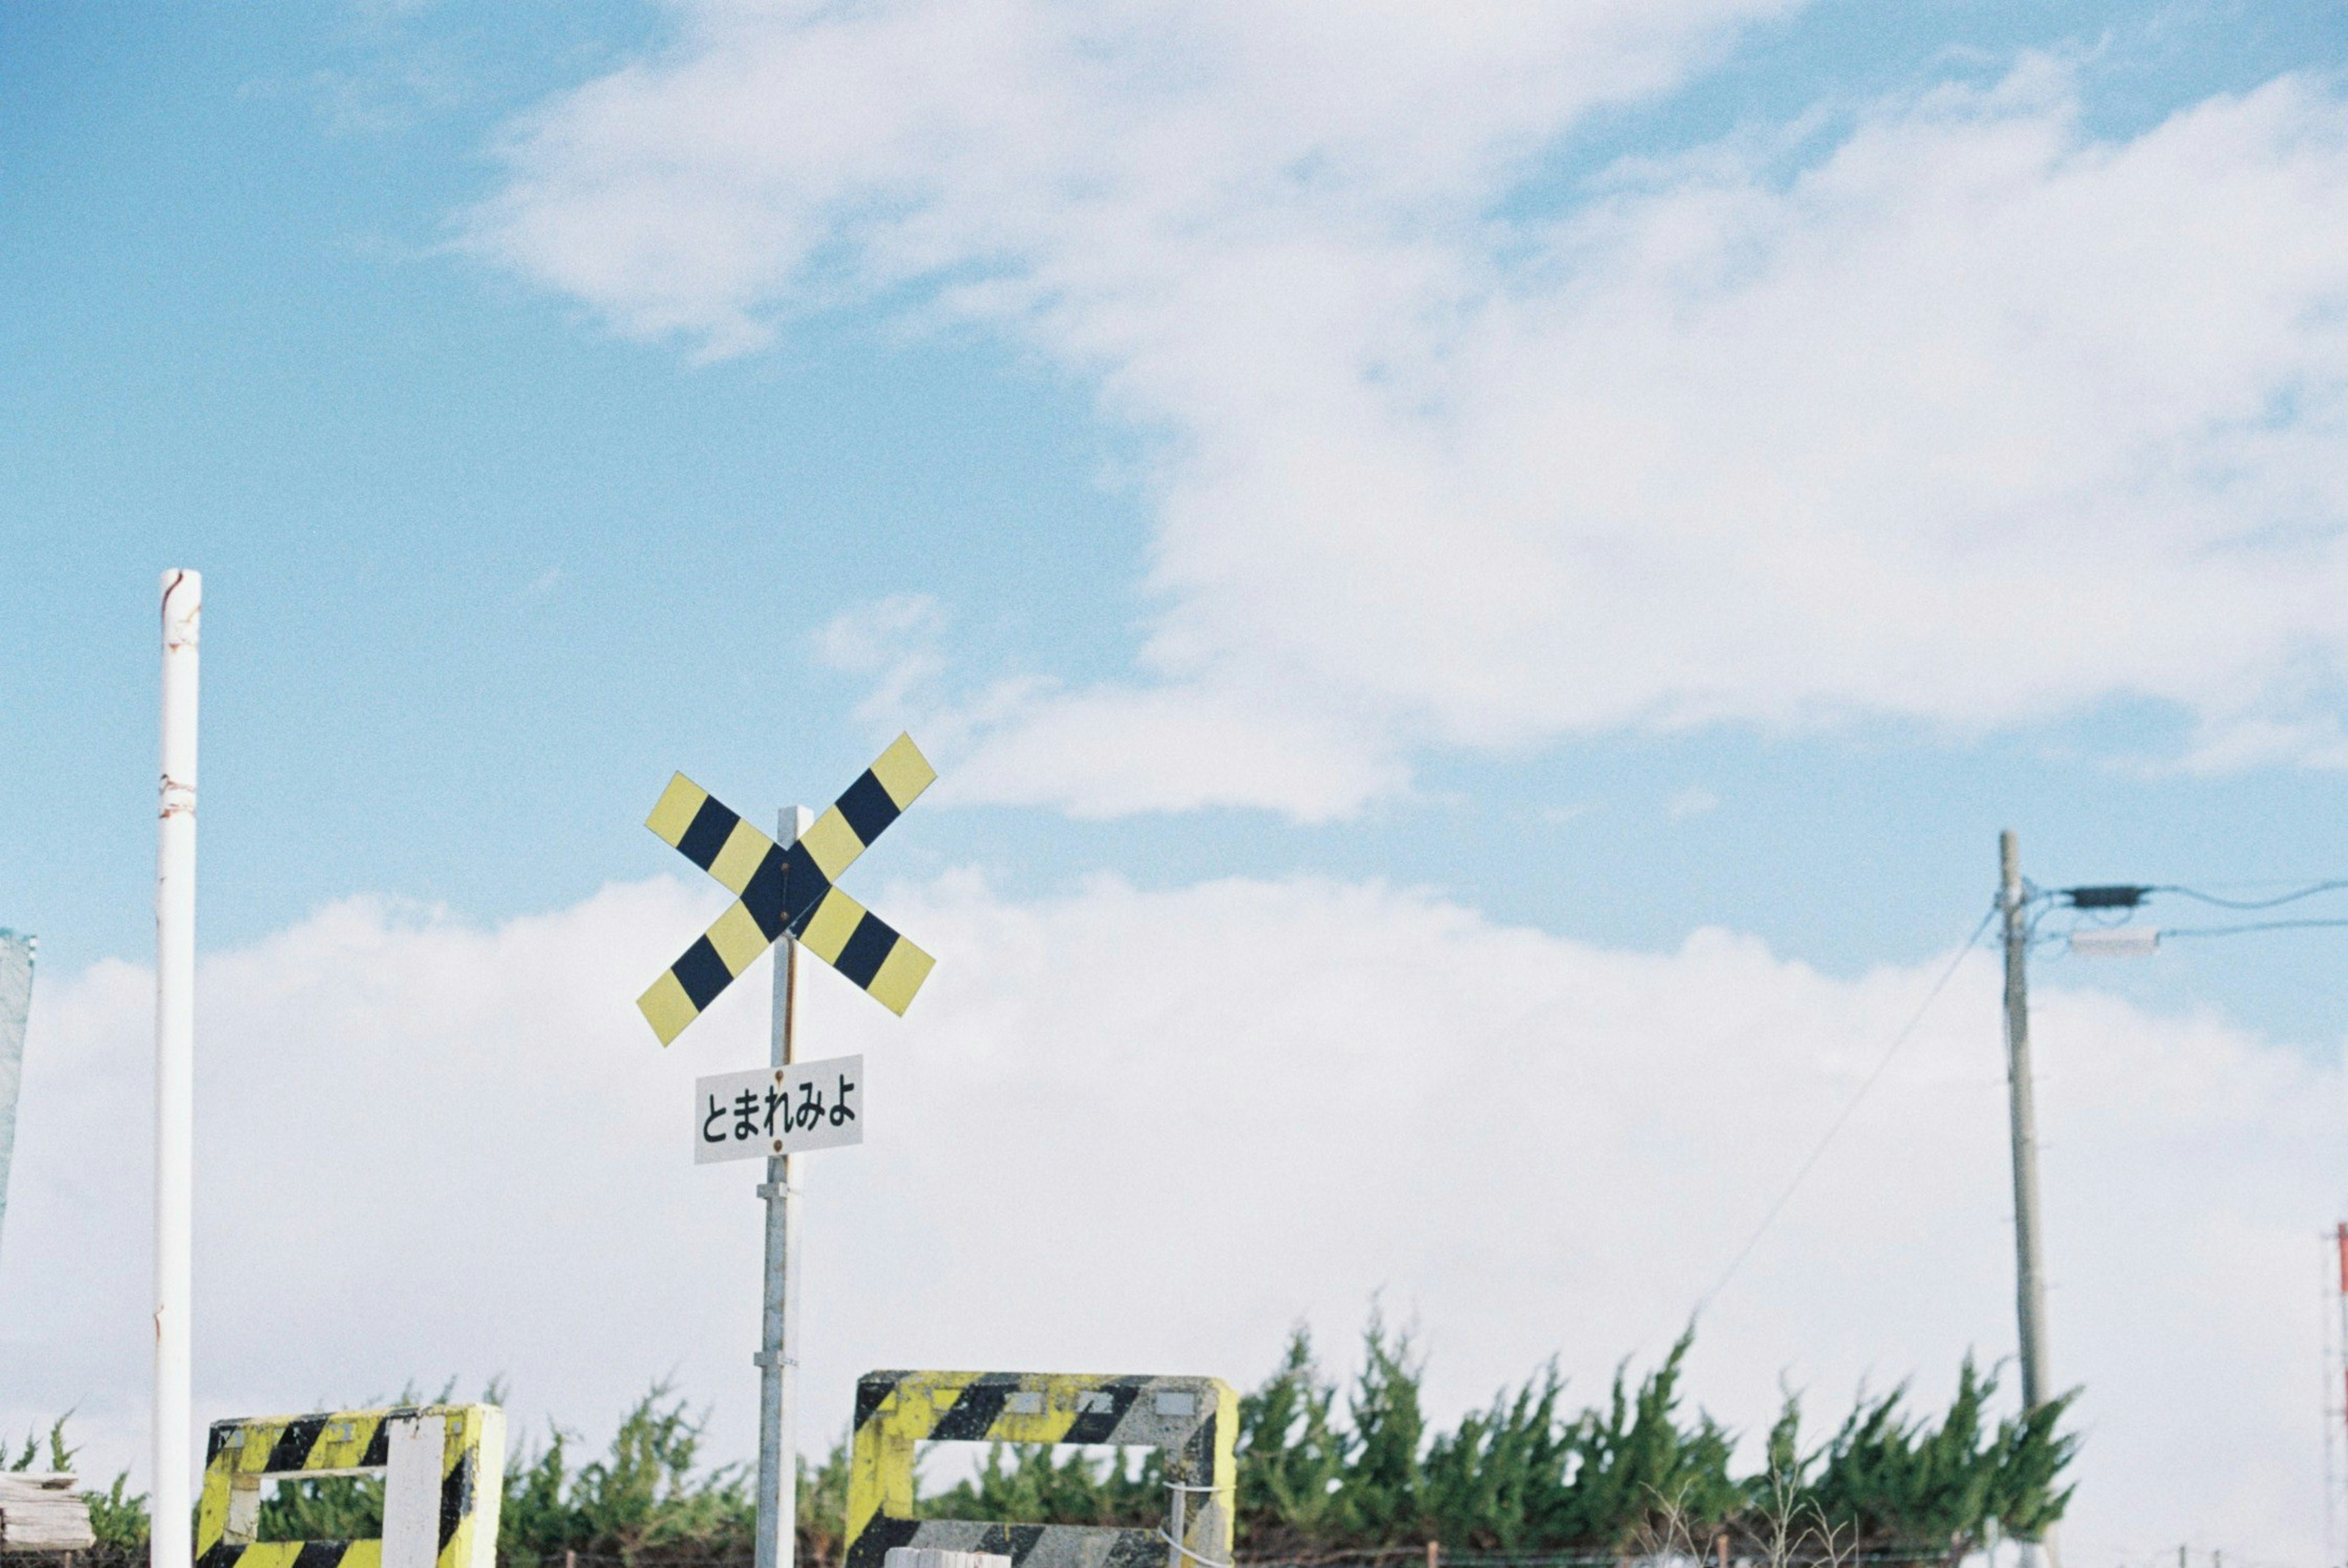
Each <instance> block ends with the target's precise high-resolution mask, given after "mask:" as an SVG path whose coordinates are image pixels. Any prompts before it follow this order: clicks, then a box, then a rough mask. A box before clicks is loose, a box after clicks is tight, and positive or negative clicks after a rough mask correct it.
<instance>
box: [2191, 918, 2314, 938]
mask: <svg viewBox="0 0 2348 1568" xmlns="http://www.w3.org/2000/svg"><path fill="white" fill-rule="evenodd" d="M2329 926H2348V920H2253V921H2251V922H2250V923H2249V924H2247V925H2242V926H2164V927H2161V928H2160V938H2161V940H2163V941H2167V940H2168V938H2171V937H2236V936H2240V935H2241V934H2242V933H2243V932H2245V931H2305V930H2312V929H2314V928H2316V927H2329Z"/></svg>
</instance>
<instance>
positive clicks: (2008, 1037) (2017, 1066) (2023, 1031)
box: [1997, 831, 2056, 1568]
mask: <svg viewBox="0 0 2348 1568" xmlns="http://www.w3.org/2000/svg"><path fill="white" fill-rule="evenodd" d="M1997 863H1998V878H1999V896H1998V903H1999V906H2000V907H2002V908H2003V910H2004V912H2005V1083H2006V1093H2007V1097H2008V1104H2009V1109H2010V1110H2011V1112H2012V1117H2013V1255H2014V1296H2015V1305H2016V1307H2017V1308H2018V1309H2019V1313H2020V1317H2021V1319H2022V1408H2023V1409H2024V1412H2025V1413H2026V1412H2028V1411H2031V1410H2034V1409H2037V1408H2038V1407H2039V1406H2040V1405H2042V1404H2044V1403H2045V1402H2046V1276H2045V1268H2044V1264H2043V1263H2042V1261H2041V1259H2040V1257H2039V1250H2038V1238H2039V1235H2040V1234H2041V1231H2042V1227H2041V1225H2040V1223H2039V1217H2038V1113H2037V1110H2036V1108H2035V1106H2034V1104H2033V1102H2032V1093H2031V1076H2030V995H2029V991H2028V989H2027V986H2026V983H2025V980H2024V973H2023V970H2024V962H2025V960H2026V958H2028V947H2029V938H2030V931H2029V922H2028V920H2027V918H2026V917H2025V913H2024V908H2023V897H2022V848H2021V845H2020V843H2019V841H2018V840H2016V839H2015V837H2014V835H2013V833H2012V832H2011V831H2008V832H2005V833H2002V834H2000V835H1998V838H1997ZM2042 1550H2043V1551H2044V1553H2045V1559H2046V1563H2047V1564H2048V1568H2054V1565H2055V1562H2056V1558H2055V1532H2053V1531H2052V1530H2049V1531H2048V1532H2046V1534H2045V1537H2044V1540H2043V1541H2041V1542H2036V1543H2032V1542H2023V1543H2022V1561H2023V1565H2024V1568H2032V1565H2033V1564H2034V1563H2036V1562H2037V1559H2038V1556H2039V1553H2040V1552H2041V1551H2042Z"/></svg>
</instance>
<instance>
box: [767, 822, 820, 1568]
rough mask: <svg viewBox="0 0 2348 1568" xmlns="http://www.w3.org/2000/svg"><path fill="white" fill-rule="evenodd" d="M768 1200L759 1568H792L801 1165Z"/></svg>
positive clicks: (792, 829)
mask: <svg viewBox="0 0 2348 1568" xmlns="http://www.w3.org/2000/svg"><path fill="white" fill-rule="evenodd" d="M814 824H815V813H813V812H811V811H809V810H808V808H807V807H805V806H803V805H799V806H787V807H785V808H784V809H783V810H782V811H781V812H780V813H778V815H777V816H776V819H775V831H776V836H778V838H780V839H781V840H782V841H783V843H784V844H786V845H791V844H796V843H798V836H799V835H800V834H802V833H805V832H806V831H807V830H808V828H809V827H811V826H813V825H814ZM798 992H799V945H798V942H796V941H794V940H793V939H792V938H789V937H788V936H786V937H784V938H783V939H782V940H780V941H778V942H777V943H776V944H775V1030H774V1058H773V1060H774V1064H775V1065H776V1066H777V1067H788V1066H789V1065H790V1064H791V1063H792V1062H794V1061H798ZM758 1195H759V1196H760V1197H762V1198H764V1199H766V1200H767V1277H766V1288H765V1291H764V1293H763V1300H764V1303H765V1311H764V1316H763V1320H762V1322H761V1324H760V1334H759V1339H758V1354H757V1358H756V1359H757V1363H758V1554H757V1568H791V1559H792V1557H793V1556H794V1555H795V1554H796V1553H797V1550H798V1481H799V1476H798V1353H799V1290H798V1285H799V1157H798V1155H797V1154H778V1155H773V1156H770V1157H769V1158H768V1159H767V1179H766V1180H765V1181H764V1182H762V1183H760V1184H759V1185H758Z"/></svg>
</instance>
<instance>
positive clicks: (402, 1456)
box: [196, 1405, 506, 1568]
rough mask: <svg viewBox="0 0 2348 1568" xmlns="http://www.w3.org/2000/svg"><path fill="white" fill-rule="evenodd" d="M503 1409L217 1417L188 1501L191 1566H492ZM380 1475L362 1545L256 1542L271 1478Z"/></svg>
mask: <svg viewBox="0 0 2348 1568" xmlns="http://www.w3.org/2000/svg"><path fill="white" fill-rule="evenodd" d="M505 1462H506V1437H505V1412H503V1411H502V1410H500V1409H498V1408H497V1407H496V1406H495V1405H424V1406H411V1405H402V1406H396V1407H395V1408H393V1409H382V1410H329V1411H326V1412H324V1413H323V1414H318V1415H307V1416H267V1417H262V1418H259V1419H251V1420H234V1421H214V1422H213V1423H212V1429H211V1440H210V1441H209V1442H208V1443H207V1444H206V1446H205V1449H204V1491H203V1498H202V1501H201V1502H199V1503H198V1505H197V1508H196V1564H197V1568H497V1555H498V1504H499V1501H500V1499H501V1498H502V1496H503V1494H504V1487H505ZM376 1471H381V1472H382V1473H383V1477H384V1508H383V1512H384V1524H383V1529H384V1532H383V1534H382V1535H381V1536H379V1537H377V1538H376V1539H374V1540H368V1541H263V1540H261V1539H259V1536H260V1532H261V1502H262V1497H263V1491H264V1489H265V1488H266V1486H267V1485H268V1483H269V1482H270V1481H273V1480H277V1481H315V1480H319V1479H322V1478H324V1477H326V1476H333V1475H368V1474H373V1473H375V1472H376Z"/></svg>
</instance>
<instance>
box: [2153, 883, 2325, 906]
mask: <svg viewBox="0 0 2348 1568" xmlns="http://www.w3.org/2000/svg"><path fill="white" fill-rule="evenodd" d="M2343 887H2348V881H2338V882H2316V883H2312V884H2310V885H2309V886H2305V887H2300V888H2296V889H2294V890H2293V891H2291V892H2289V893H2282V894H2278V895H2277V896H2276V897H2272V898H2221V897H2219V896H2218V895H2217V894H2215V893H2204V892H2202V891H2201V890H2200V889H2199V888H2198V887H2181V886H2176V885H2174V884H2169V885H2164V886H2157V887H2147V888H2146V889H2145V891H2146V892H2147V893H2175V894H2178V895H2180V896H2182V897H2187V898H2198V899H2199V900H2200V901H2201V902H2202V903H2204V904H2214V905H2216V906H2217V907H2219V908H2220V909H2271V908H2274V907H2276V906H2278V905H2281V904H2291V903H2295V902H2297V901H2298V900H2299V899H2302V898H2312V897H2315V896H2316V895H2317V894H2318V893H2337V892H2338V891H2340V889H2342V888H2343Z"/></svg>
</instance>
